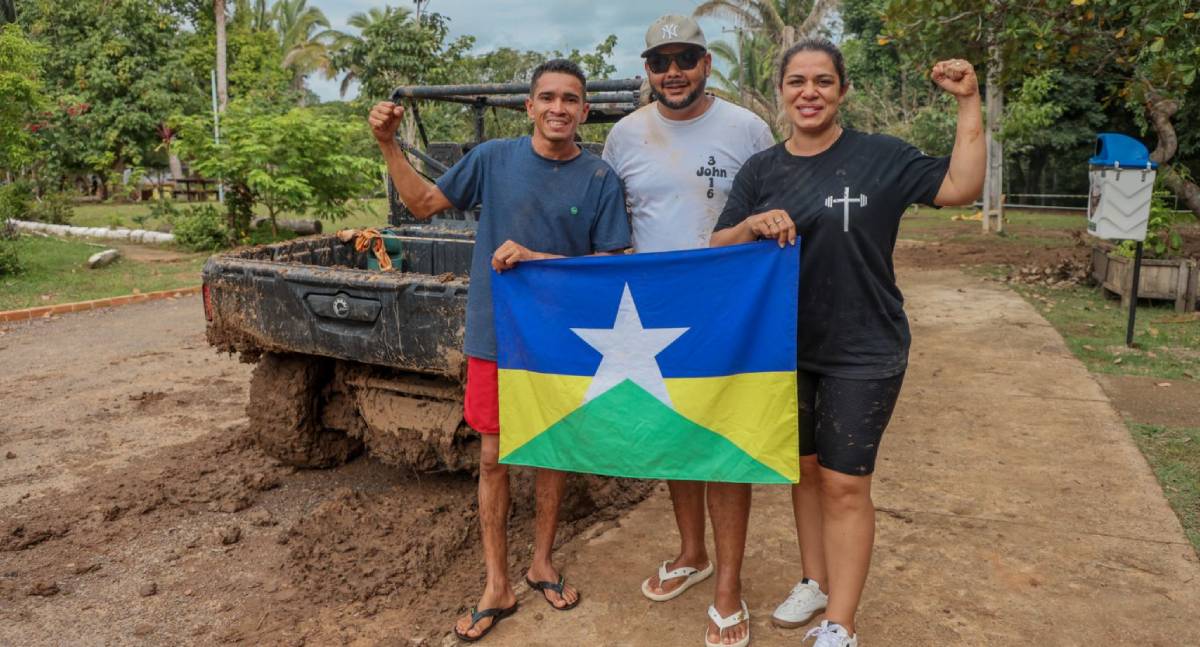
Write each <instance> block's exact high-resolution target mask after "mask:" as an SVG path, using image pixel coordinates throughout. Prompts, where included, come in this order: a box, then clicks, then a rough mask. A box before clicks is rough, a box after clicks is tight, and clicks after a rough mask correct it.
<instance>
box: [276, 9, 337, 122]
mask: <svg viewBox="0 0 1200 647" xmlns="http://www.w3.org/2000/svg"><path fill="white" fill-rule="evenodd" d="M274 11H275V26H276V29H277V30H278V32H279V44H280V47H282V49H283V52H284V54H283V67H284V68H285V69H288V70H290V71H291V73H292V89H293V90H294V91H296V92H297V93H302V92H303V90H304V79H305V78H306V77H307V76H308V75H309V74H312V73H313V72H321V73H323V74H325V75H326V77H328V78H333V77H334V75H335V74H336V73H337V69H336V68H335V66H334V64H333V60H332V58H331V56H330V45H331V44H333V43H334V42H335V41H337V40H338V38H339V37H340V36H342V34H341V33H340V32H337V31H334V30H332V29H330V26H329V19H328V18H326V17H325V14H324V13H323V12H322V11H321V10H320V9H318V8H316V7H310V6H308V0H277V2H276V3H275V6H274ZM322 27H323V28H324V29H322ZM303 97H304V95H303V94H301V102H302V103H303Z"/></svg>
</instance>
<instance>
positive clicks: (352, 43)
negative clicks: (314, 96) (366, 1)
mask: <svg viewBox="0 0 1200 647" xmlns="http://www.w3.org/2000/svg"><path fill="white" fill-rule="evenodd" d="M411 14H412V12H411V11H409V10H408V9H405V8H403V7H383V8H379V7H371V9H370V10H368V11H367V12H366V13H363V12H361V11H360V12H357V13H354V14H351V15H350V18H349V19H347V20H346V24H348V25H350V26H351V27H354V28H355V29H357V30H358V35H354V34H346V33H341V32H337V37H336V38H335V40H334V41H333V45H332V46H331V48H330V49H332V50H333V51H334V52H343V53H345V54H347V56H345V57H344V59H343V60H342V62H341V68H340V69H339V70H338V71H339V72H345V73H346V76H345V77H343V78H342V84H341V86H340V87H339V89H338V91H339V93H340V96H343V97H344V96H346V92H347V91H349V90H350V84H351V83H353V82H354V81H355V80H357V79H358V78H359V77H360V76H361V75H362V63H361V61H357V60H354V57H353V56H352V55H350V53H351V52H353V51H355V50H356V49H357V51H360V52H361V51H363V49H364V48H363V47H362V45H363V43H364V38H363V36H362V34H364V33H365V32H366V31H367V29H368V28H370V27H371V26H372V25H374V24H376V23H379V22H382V21H384V20H387V19H390V18H393V17H398V18H397V19H398V20H405V19H407V18H408V17H409V16H410V15H411Z"/></svg>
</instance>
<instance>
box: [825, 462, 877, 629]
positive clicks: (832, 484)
mask: <svg viewBox="0 0 1200 647" xmlns="http://www.w3.org/2000/svg"><path fill="white" fill-rule="evenodd" d="M821 510H822V513H823V522H824V526H825V527H824V531H825V545H826V546H831V547H834V549H833V550H831V551H829V553H828V554H827V555H826V556H825V559H826V565H827V566H828V567H829V593H830V594H829V605H828V607H827V608H826V610H825V617H826V618H827V619H828V620H829V621H830V622H836V623H838V624H840V625H842V626H843V627H845V628H846V631H849V632H850V633H851V635H853V634H854V633H855V630H854V615H855V613H856V612H857V611H858V603H859V600H860V599H861V598H862V591H863V586H864V585H865V584H866V582H867V570H868V569H869V568H870V566H871V549H872V548H873V546H874V544H875V504H874V503H873V502H872V501H871V476H870V475H868V476H850V475H848V474H841V473H839V472H835V471H833V470H829V469H825V468H821Z"/></svg>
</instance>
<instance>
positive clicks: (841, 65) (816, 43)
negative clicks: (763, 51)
mask: <svg viewBox="0 0 1200 647" xmlns="http://www.w3.org/2000/svg"><path fill="white" fill-rule="evenodd" d="M800 52H825V53H826V54H828V55H829V58H830V59H832V60H833V69H835V70H837V76H838V83H839V84H841V86H842V87H843V88H845V87H846V59H844V58H842V50H840V49H838V47H837V45H834V44H833V43H831V42H829V40H828V39H826V38H805V39H802V40H800V41H799V42H797V43H796V44H795V45H792V46H791V47H789V48H787V51H786V52H784V53H783V56H782V57H780V59H779V85H781V86H782V85H783V75H784V73H785V72H787V66H788V63H790V62H791V60H792V57H793V56H795V55H796V54H799V53H800Z"/></svg>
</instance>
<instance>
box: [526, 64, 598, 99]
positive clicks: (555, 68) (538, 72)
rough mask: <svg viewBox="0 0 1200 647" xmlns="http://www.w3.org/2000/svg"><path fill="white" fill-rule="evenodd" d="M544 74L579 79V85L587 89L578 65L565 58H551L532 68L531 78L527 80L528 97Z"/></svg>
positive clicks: (585, 78)
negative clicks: (569, 76) (554, 73)
mask: <svg viewBox="0 0 1200 647" xmlns="http://www.w3.org/2000/svg"><path fill="white" fill-rule="evenodd" d="M546 72H558V73H560V74H570V75H571V76H573V77H575V78H577V79H579V83H580V84H582V85H583V87H584V88H585V89H586V88H587V77H586V76H584V75H583V70H582V69H580V67H579V66H578V65H576V64H575V63H574V62H572V61H568V60H567V59H565V58H552V59H550V60H548V61H546V62H545V63H542V64H541V65H538V66H537V67H535V68H533V77H532V78H531V79H530V80H529V94H530V95H532V94H533V93H534V91H535V90H537V83H538V79H540V78H542V75H543V74H545V73H546Z"/></svg>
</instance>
